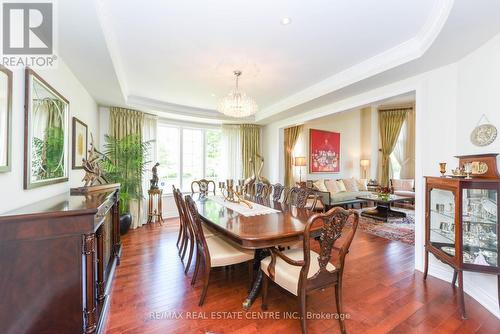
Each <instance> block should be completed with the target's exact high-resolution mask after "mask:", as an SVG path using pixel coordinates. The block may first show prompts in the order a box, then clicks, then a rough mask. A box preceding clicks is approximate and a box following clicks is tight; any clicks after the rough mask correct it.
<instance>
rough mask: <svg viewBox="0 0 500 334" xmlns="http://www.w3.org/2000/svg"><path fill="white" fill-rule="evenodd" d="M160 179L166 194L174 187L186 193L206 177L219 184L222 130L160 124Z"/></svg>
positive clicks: (158, 140) (158, 139)
mask: <svg viewBox="0 0 500 334" xmlns="http://www.w3.org/2000/svg"><path fill="white" fill-rule="evenodd" d="M157 142H158V145H157V147H158V162H159V163H160V166H158V176H159V178H160V182H159V185H160V187H161V188H162V189H163V192H164V193H171V192H172V184H173V185H175V186H176V187H178V188H180V189H181V190H182V191H190V190H191V182H193V181H194V180H199V179H202V178H205V179H209V180H214V181H215V182H217V177H218V176H219V166H220V163H221V162H220V153H221V130H220V129H217V128H201V127H199V128H198V127H191V126H183V125H172V124H159V125H158V138H157Z"/></svg>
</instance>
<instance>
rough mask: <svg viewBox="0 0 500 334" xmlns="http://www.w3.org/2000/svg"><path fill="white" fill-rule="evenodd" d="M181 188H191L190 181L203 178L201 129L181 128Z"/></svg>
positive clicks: (185, 189)
mask: <svg viewBox="0 0 500 334" xmlns="http://www.w3.org/2000/svg"><path fill="white" fill-rule="evenodd" d="M182 169H183V170H182V190H183V191H189V190H191V182H193V181H194V180H198V179H202V178H203V130H201V129H183V130H182Z"/></svg>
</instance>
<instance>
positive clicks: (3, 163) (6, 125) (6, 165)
mask: <svg viewBox="0 0 500 334" xmlns="http://www.w3.org/2000/svg"><path fill="white" fill-rule="evenodd" d="M11 138H12V72H11V71H10V70H9V69H7V68H5V67H3V66H2V65H0V172H10V170H11V165H12V164H11V158H12V140H11Z"/></svg>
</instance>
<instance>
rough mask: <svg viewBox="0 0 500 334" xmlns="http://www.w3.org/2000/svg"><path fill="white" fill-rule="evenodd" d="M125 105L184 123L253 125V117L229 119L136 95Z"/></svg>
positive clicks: (207, 111) (215, 112) (185, 106)
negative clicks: (184, 121) (183, 121)
mask: <svg viewBox="0 0 500 334" xmlns="http://www.w3.org/2000/svg"><path fill="white" fill-rule="evenodd" d="M127 105H130V106H134V107H136V108H138V109H142V110H144V109H146V110H151V111H153V112H158V113H160V116H162V115H163V116H164V117H166V118H181V119H183V120H186V121H194V122H200V120H202V121H204V122H207V123H241V122H245V123H253V122H254V121H255V118H254V117H246V118H231V117H227V116H224V115H222V114H221V113H219V112H218V111H216V110H214V109H204V108H197V107H191V106H187V105H180V104H175V103H170V102H165V101H160V100H156V99H151V98H147V97H142V96H136V95H129V96H128V97H127Z"/></svg>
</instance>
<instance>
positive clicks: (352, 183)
mask: <svg viewBox="0 0 500 334" xmlns="http://www.w3.org/2000/svg"><path fill="white" fill-rule="evenodd" d="M342 183H344V186H345V189H346V191H349V192H358V191H359V189H358V181H357V180H356V179H354V178H350V179H342Z"/></svg>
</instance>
